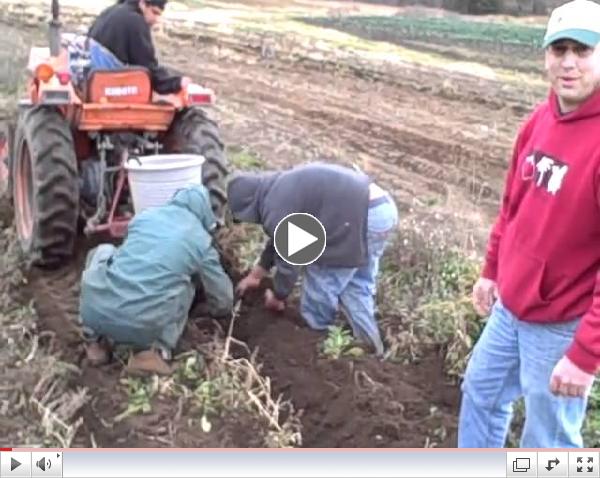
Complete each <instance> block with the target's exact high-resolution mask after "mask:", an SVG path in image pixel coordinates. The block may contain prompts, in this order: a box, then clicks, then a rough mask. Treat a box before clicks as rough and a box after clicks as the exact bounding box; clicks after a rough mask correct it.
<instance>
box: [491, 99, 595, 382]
mask: <svg viewBox="0 0 600 478" xmlns="http://www.w3.org/2000/svg"><path fill="white" fill-rule="evenodd" d="M599 191H600V91H597V92H596V93H595V94H594V95H592V96H591V97H590V98H588V100H587V101H585V102H584V103H583V104H582V105H581V106H580V107H579V108H578V109H577V110H575V111H573V112H571V113H568V114H564V115H563V114H561V113H560V110H559V106H558V99H557V97H556V95H555V94H554V93H553V92H551V93H550V95H549V97H548V100H547V101H546V102H544V103H543V104H541V105H540V106H538V108H537V109H536V110H535V111H534V112H533V114H532V115H531V117H530V118H529V120H528V121H527V122H526V123H525V124H524V125H523V127H522V128H521V131H520V132H519V136H518V138H517V141H516V144H515V149H514V153H513V157H512V162H511V167H510V170H509V172H508V177H507V180H506V186H505V191H504V197H503V201H502V207H501V210H500V214H499V215H498V218H497V220H496V224H495V225H494V228H493V230H492V233H491V236H490V240H489V243H488V250H487V256H486V262H485V267H484V269H483V272H482V276H483V277H485V278H488V279H492V280H495V281H496V282H497V284H498V290H499V294H500V297H501V299H502V303H503V304H504V305H505V306H506V307H507V308H508V310H510V311H511V312H512V313H513V314H514V315H516V316H517V317H518V318H519V319H521V320H524V321H528V322H546V323H548V322H559V321H568V320H573V319H576V318H578V317H582V321H581V323H580V325H579V327H578V329H577V332H576V334H575V338H574V340H573V343H572V345H571V347H570V348H569V350H568V351H567V356H568V357H569V359H571V361H572V362H574V363H575V364H576V365H577V366H578V367H579V368H581V369H582V370H584V371H586V372H588V373H595V372H596V371H597V369H598V367H599V365H600V275H599V273H598V272H599V270H600V205H599V204H600V201H599Z"/></svg>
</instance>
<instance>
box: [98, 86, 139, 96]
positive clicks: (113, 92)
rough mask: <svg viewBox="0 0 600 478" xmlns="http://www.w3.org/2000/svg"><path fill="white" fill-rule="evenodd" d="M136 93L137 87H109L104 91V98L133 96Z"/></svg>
mask: <svg viewBox="0 0 600 478" xmlns="http://www.w3.org/2000/svg"><path fill="white" fill-rule="evenodd" d="M138 93H139V89H138V87H137V86H109V87H106V88H105V89H104V94H105V95H106V96H134V95H137V94H138Z"/></svg>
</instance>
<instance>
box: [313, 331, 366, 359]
mask: <svg viewBox="0 0 600 478" xmlns="http://www.w3.org/2000/svg"><path fill="white" fill-rule="evenodd" d="M322 350H323V354H325V355H326V356H327V357H329V358H332V359H339V358H342V357H344V356H347V357H360V356H362V355H364V350H363V349H362V348H360V347H358V346H354V339H353V337H352V333H351V332H350V331H349V330H348V329H345V328H344V327H339V326H334V327H330V328H329V333H328V334H327V338H326V339H325V340H324V341H323V344H322Z"/></svg>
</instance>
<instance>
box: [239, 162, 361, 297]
mask: <svg viewBox="0 0 600 478" xmlns="http://www.w3.org/2000/svg"><path fill="white" fill-rule="evenodd" d="M369 183H370V180H369V177H368V176H366V175H364V174H362V173H359V172H357V171H354V170H353V169H349V168H345V167H342V166H336V165H331V164H324V163H311V164H307V165H303V166H298V167H296V168H294V169H291V170H289V171H284V172H278V173H262V174H251V173H249V174H240V175H238V176H237V177H234V178H232V180H231V181H230V182H229V186H228V201H229V207H230V209H231V212H232V214H233V216H234V218H235V219H237V220H240V221H244V222H254V223H258V224H261V225H262V226H263V229H264V231H265V233H266V234H267V235H268V236H269V238H270V240H269V241H268V243H267V245H266V247H265V249H264V251H263V253H262V255H261V259H260V264H261V266H262V267H264V268H265V269H267V270H269V269H270V268H271V267H273V266H274V265H275V266H276V267H277V271H276V274H275V281H274V292H275V295H276V296H277V297H278V298H279V299H284V298H285V297H287V296H288V295H289V294H290V292H291V290H292V288H293V287H294V284H295V282H296V279H297V277H298V272H299V268H298V267H296V266H293V265H290V264H288V263H287V262H285V261H283V260H282V259H281V258H280V257H279V256H278V255H277V254H276V252H275V247H274V244H273V236H274V233H275V227H276V226H277V224H278V223H279V221H281V220H282V219H283V218H284V217H286V216H287V215H288V214H292V213H295V212H303V213H308V214H312V215H313V216H315V217H316V218H317V219H319V220H320V221H321V223H322V224H323V226H324V227H325V231H326V234H327V245H326V247H325V251H324V252H323V255H322V256H321V257H320V258H319V259H318V260H317V261H316V262H315V263H316V264H319V265H322V266H331V267H362V266H364V265H366V264H367V263H368V254H367V218H368V208H369Z"/></svg>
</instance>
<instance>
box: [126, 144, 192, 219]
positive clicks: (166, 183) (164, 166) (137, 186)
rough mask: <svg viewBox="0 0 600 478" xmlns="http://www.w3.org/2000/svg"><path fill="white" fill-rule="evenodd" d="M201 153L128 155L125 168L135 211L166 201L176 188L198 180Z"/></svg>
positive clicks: (159, 204)
mask: <svg viewBox="0 0 600 478" xmlns="http://www.w3.org/2000/svg"><path fill="white" fill-rule="evenodd" d="M203 163H204V156H201V155H199V154H156V155H153V156H138V157H131V158H129V159H128V160H127V162H126V164H125V168H126V169H127V176H128V178H129V187H130V188H131V197H132V198H133V207H134V209H135V212H136V213H140V212H142V211H143V210H144V209H147V208H149V207H155V206H162V205H164V204H166V203H167V202H168V201H169V200H170V199H171V198H172V197H173V194H175V191H177V190H178V189H181V188H184V187H186V186H190V185H193V184H202V164H203Z"/></svg>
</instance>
